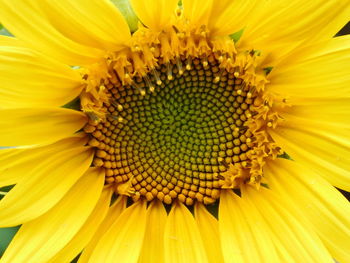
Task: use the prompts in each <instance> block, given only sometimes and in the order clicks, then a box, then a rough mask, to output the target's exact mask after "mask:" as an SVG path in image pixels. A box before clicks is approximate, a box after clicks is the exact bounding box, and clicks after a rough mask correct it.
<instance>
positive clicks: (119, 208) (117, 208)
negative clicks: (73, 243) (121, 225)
mask: <svg viewBox="0 0 350 263" xmlns="http://www.w3.org/2000/svg"><path fill="white" fill-rule="evenodd" d="M125 207H126V197H125V196H119V197H118V199H117V200H116V201H115V203H114V204H113V205H112V206H111V207H110V208H109V210H108V213H107V215H106V217H105V218H104V220H103V221H102V223H101V224H100V225H99V226H98V229H97V231H96V232H95V234H94V236H93V237H92V238H91V240H90V242H89V243H88V244H87V246H86V247H85V248H84V250H83V252H82V254H81V255H80V257H79V261H78V262H79V263H86V262H89V259H90V257H91V254H92V253H93V251H94V249H95V247H96V245H97V243H98V242H99V241H100V239H101V237H102V236H103V235H104V234H105V233H106V231H107V230H108V229H109V228H110V227H111V225H112V224H113V223H115V221H116V220H117V218H118V217H119V216H120V215H121V213H122V212H123V211H124V210H125Z"/></svg>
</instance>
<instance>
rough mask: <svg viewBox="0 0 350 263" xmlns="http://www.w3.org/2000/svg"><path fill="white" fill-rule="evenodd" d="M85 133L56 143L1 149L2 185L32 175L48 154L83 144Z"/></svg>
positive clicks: (0, 185)
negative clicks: (25, 147) (34, 146)
mask: <svg viewBox="0 0 350 263" xmlns="http://www.w3.org/2000/svg"><path fill="white" fill-rule="evenodd" d="M86 142H87V137H86V136H85V135H83V136H80V135H77V136H74V137H70V138H66V139H63V140H60V141H58V142H56V143H53V144H50V145H47V146H43V147H36V148H27V149H21V148H10V149H1V150H0V187H2V186H6V185H12V184H16V183H18V182H20V181H22V180H26V179H27V178H28V176H29V177H30V176H31V172H32V171H33V170H34V169H35V168H36V167H37V166H38V165H40V163H41V162H44V161H45V160H46V158H47V157H48V156H51V155H54V154H57V153H59V152H60V151H64V150H67V149H70V148H74V147H78V146H83V145H85V144H86Z"/></svg>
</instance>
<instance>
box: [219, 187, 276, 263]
mask: <svg viewBox="0 0 350 263" xmlns="http://www.w3.org/2000/svg"><path fill="white" fill-rule="evenodd" d="M219 230H220V237H221V245H222V251H223V254H224V259H225V262H235V263H236V262H237V263H249V262H251V263H255V262H280V261H279V260H278V257H277V253H276V249H275V246H274V244H273V243H272V239H271V236H270V231H269V229H268V228H267V226H266V224H265V222H263V221H262V219H261V216H260V214H259V213H258V212H257V209H256V207H255V206H254V204H252V203H251V202H249V201H248V200H247V199H246V198H240V197H239V196H237V195H236V194H234V193H233V192H232V191H231V190H227V191H224V192H223V193H222V194H221V197H220V206H219Z"/></svg>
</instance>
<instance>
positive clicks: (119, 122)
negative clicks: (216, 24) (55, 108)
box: [81, 30, 278, 205]
mask: <svg viewBox="0 0 350 263" xmlns="http://www.w3.org/2000/svg"><path fill="white" fill-rule="evenodd" d="M141 35H142V36H144V35H145V33H144V34H141ZM158 39H159V41H157V40H155V42H152V41H150V42H146V44H145V45H144V46H142V45H141V43H139V42H138V43H139V44H137V45H135V47H134V50H128V51H126V52H125V53H123V54H122V55H119V56H117V57H113V56H112V57H111V58H108V59H107V61H106V63H105V64H101V65H104V67H105V68H106V70H107V72H108V73H107V74H104V75H103V76H102V77H99V73H98V71H96V68H93V69H92V70H91V69H90V70H89V71H88V73H87V74H86V75H84V78H85V79H87V88H86V90H85V91H84V92H83V94H82V96H81V104H82V109H83V111H84V112H86V114H87V115H88V116H89V117H90V121H89V124H88V125H87V126H86V127H85V128H84V130H85V132H86V133H89V134H90V136H91V139H90V141H89V144H90V145H91V146H93V147H96V154H95V158H94V162H93V165H94V166H99V167H103V168H104V169H105V174H106V183H107V184H110V185H112V186H114V187H115V191H116V192H117V193H118V194H124V195H128V196H131V197H132V198H133V200H134V201H137V200H138V199H140V198H145V199H146V200H148V201H151V200H152V199H155V198H157V199H159V200H161V201H162V202H164V203H167V204H171V203H172V202H173V201H174V200H179V201H181V202H183V203H185V204H186V205H192V204H193V202H194V201H199V202H203V203H204V204H210V203H213V202H215V200H216V199H218V198H219V197H220V191H221V189H224V188H231V189H233V188H239V187H240V186H241V185H242V184H243V183H252V184H257V185H259V184H260V181H261V178H262V166H263V163H264V158H266V156H270V157H271V156H272V157H273V156H276V154H277V153H278V149H277V148H276V147H275V146H274V144H273V143H272V142H271V141H270V138H268V136H267V133H266V132H265V130H266V129H267V128H269V127H273V126H274V125H275V124H276V121H277V119H276V116H274V114H273V111H272V109H271V105H272V104H271V102H270V101H269V99H268V98H267V97H266V96H265V94H264V88H263V86H264V83H265V78H264V76H262V77H261V76H259V75H257V74H256V69H255V66H254V65H255V63H254V60H255V58H256V55H255V53H254V52H253V51H244V52H242V53H239V54H237V52H236V51H235V48H234V44H233V42H232V41H228V42H224V43H217V44H215V43H211V42H208V39H207V38H206V35H205V34H203V32H202V33H200V34H198V33H196V32H194V35H193V36H189V37H188V38H186V37H184V36H183V34H179V33H176V32H174V31H173V30H171V31H170V33H169V32H168V33H161V34H160V35H159V36H158ZM141 50H142V51H143V52H141ZM172 51H173V52H172ZM155 61H157V63H155ZM106 64H107V66H106ZM101 65H98V68H99V69H100V68H101ZM96 76H97V77H96ZM96 78H97V80H96Z"/></svg>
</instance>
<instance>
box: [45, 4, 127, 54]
mask: <svg viewBox="0 0 350 263" xmlns="http://www.w3.org/2000/svg"><path fill="white" fill-rule="evenodd" d="M39 7H40V8H41V9H42V10H44V12H45V14H46V15H47V16H48V17H49V19H50V22H51V24H52V25H53V26H54V28H55V29H57V30H58V31H59V32H60V33H62V34H63V35H64V36H65V37H67V38H69V39H71V40H74V41H75V42H77V43H80V44H82V45H85V46H91V47H94V48H98V49H106V50H109V51H116V50H118V49H121V48H123V47H124V45H125V44H126V43H127V42H128V41H129V40H130V30H129V27H128V25H127V23H126V21H125V19H124V18H123V16H122V15H121V14H120V12H119V11H118V9H117V8H116V7H115V6H114V5H113V4H112V3H111V2H110V1H107V0H89V1H85V0H75V1H69V0H46V1H40V2H39Z"/></svg>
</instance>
